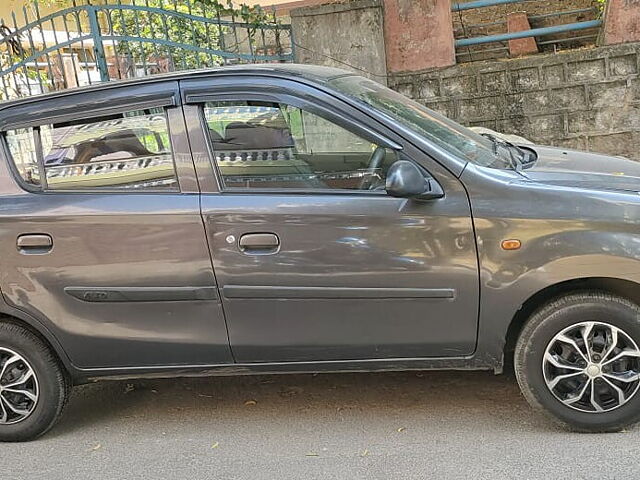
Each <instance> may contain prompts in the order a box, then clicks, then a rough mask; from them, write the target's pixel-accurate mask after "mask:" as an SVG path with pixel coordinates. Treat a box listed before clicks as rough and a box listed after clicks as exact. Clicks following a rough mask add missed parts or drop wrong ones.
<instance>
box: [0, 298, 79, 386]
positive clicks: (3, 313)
mask: <svg viewBox="0 0 640 480" xmlns="http://www.w3.org/2000/svg"><path fill="white" fill-rule="evenodd" d="M8 310H9V309H8V308H1V307H0V323H9V324H13V325H18V326H20V327H23V328H24V329H25V330H27V331H29V332H30V333H32V334H33V335H34V336H36V337H37V338H38V339H39V340H40V341H42V343H44V344H45V345H46V346H47V347H48V348H49V350H51V353H52V354H53V355H54V356H55V358H56V359H57V360H58V362H59V364H60V366H61V367H62V368H63V370H64V371H65V373H66V375H67V377H68V378H69V379H71V378H72V372H73V366H72V364H71V361H70V360H69V357H68V356H67V354H66V352H65V351H64V349H63V347H62V345H61V344H60V342H58V340H57V338H56V337H55V336H54V335H53V333H51V331H50V330H49V329H48V328H47V327H46V326H45V325H43V324H42V323H41V322H39V321H38V320H36V319H34V318H31V317H30V316H29V315H26V314H24V313H22V312H20V311H14V309H10V311H8Z"/></svg>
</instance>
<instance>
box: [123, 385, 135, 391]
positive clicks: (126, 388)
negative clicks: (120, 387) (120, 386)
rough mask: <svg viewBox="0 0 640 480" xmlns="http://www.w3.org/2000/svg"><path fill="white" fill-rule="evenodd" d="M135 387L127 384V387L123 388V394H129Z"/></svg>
mask: <svg viewBox="0 0 640 480" xmlns="http://www.w3.org/2000/svg"><path fill="white" fill-rule="evenodd" d="M135 388H136V387H134V386H133V383H127V385H126V386H125V387H124V393H129V392H131V391H133V390H135Z"/></svg>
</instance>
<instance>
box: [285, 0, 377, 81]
mask: <svg viewBox="0 0 640 480" xmlns="http://www.w3.org/2000/svg"><path fill="white" fill-rule="evenodd" d="M382 23H383V13H382V0H353V1H346V2H342V3H327V4H325V5H317V6H310V7H302V8H296V9H293V10H291V28H292V35H293V39H294V40H295V42H296V45H295V46H294V52H295V61H296V62H298V63H313V64H316V65H327V66H331V67H337V68H343V69H346V70H353V71H354V72H356V73H358V74H359V75H364V76H366V77H369V78H371V79H373V80H375V81H377V82H380V83H383V84H386V83H387V70H386V60H385V48H384V35H383V27H382Z"/></svg>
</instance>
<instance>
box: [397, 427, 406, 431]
mask: <svg viewBox="0 0 640 480" xmlns="http://www.w3.org/2000/svg"><path fill="white" fill-rule="evenodd" d="M405 430H406V428H405V427H400V428H399V429H398V432H404V431H405Z"/></svg>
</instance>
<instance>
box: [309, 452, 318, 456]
mask: <svg viewBox="0 0 640 480" xmlns="http://www.w3.org/2000/svg"><path fill="white" fill-rule="evenodd" d="M306 456H307V457H319V456H320V455H318V454H317V453H316V452H307V453H306Z"/></svg>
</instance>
